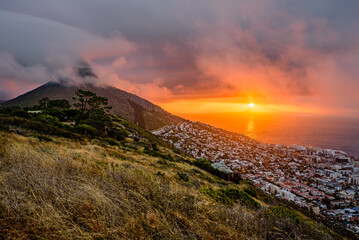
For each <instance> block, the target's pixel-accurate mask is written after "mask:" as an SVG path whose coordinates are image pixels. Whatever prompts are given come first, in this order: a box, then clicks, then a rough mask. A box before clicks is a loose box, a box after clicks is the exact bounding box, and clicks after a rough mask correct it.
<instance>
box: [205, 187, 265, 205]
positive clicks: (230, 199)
mask: <svg viewBox="0 0 359 240" xmlns="http://www.w3.org/2000/svg"><path fill="white" fill-rule="evenodd" d="M201 192H202V193H203V194H206V195H207V196H210V197H211V198H213V199H214V200H216V201H217V202H220V203H222V204H225V205H230V206H233V205H234V204H235V203H241V204H243V205H245V206H247V207H250V208H253V209H258V208H260V204H259V203H258V202H257V201H255V200H254V199H253V198H252V197H251V196H250V195H248V194H247V193H245V192H244V191H242V190H240V189H238V188H220V189H218V190H214V189H213V188H206V189H202V190H201Z"/></svg>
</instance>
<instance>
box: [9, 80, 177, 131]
mask: <svg viewBox="0 0 359 240" xmlns="http://www.w3.org/2000/svg"><path fill="white" fill-rule="evenodd" d="M78 89H84V90H89V91H92V92H94V93H96V94H97V95H99V96H104V97H107V98H108V102H109V105H110V106H112V110H111V113H112V114H116V115H119V116H121V117H123V118H125V119H128V120H130V121H132V122H134V123H136V124H138V125H140V126H142V127H144V128H146V129H148V130H153V129H157V128H161V127H163V126H165V125H168V124H173V123H177V122H179V121H181V120H182V119H181V118H180V117H177V116H174V115H172V114H170V113H168V112H166V111H165V110H163V109H162V108H161V107H159V106H157V105H155V104H153V103H151V102H149V101H147V100H145V99H143V98H140V97H138V96H136V95H134V94H131V93H128V92H125V91H123V90H120V89H118V88H115V87H112V86H97V85H94V84H90V83H86V84H81V85H71V84H68V83H67V82H61V83H60V82H48V83H46V84H44V85H42V86H40V87H38V88H36V89H34V90H32V91H29V92H27V93H25V94H23V95H20V96H18V97H16V98H14V99H12V100H9V101H7V102H5V103H3V104H2V106H4V107H8V106H19V107H32V106H34V105H36V104H38V101H39V100H40V99H41V98H44V97H48V98H50V99H66V100H68V101H69V102H70V103H72V102H73V99H72V97H74V96H75V91H76V90H78Z"/></svg>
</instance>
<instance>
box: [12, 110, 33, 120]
mask: <svg viewBox="0 0 359 240" xmlns="http://www.w3.org/2000/svg"><path fill="white" fill-rule="evenodd" d="M11 116H14V117H21V118H26V119H29V118H30V114H29V113H28V112H27V111H25V110H23V109H18V110H15V111H13V112H12V113H11Z"/></svg>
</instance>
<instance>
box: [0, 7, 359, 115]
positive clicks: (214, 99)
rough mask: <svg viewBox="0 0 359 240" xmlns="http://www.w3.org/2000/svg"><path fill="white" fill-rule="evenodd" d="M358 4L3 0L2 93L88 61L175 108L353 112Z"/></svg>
mask: <svg viewBox="0 0 359 240" xmlns="http://www.w3.org/2000/svg"><path fill="white" fill-rule="evenodd" d="M80 3H81V4H80ZM69 9H71V11H68V10H69ZM98 9H101V11H98ZM358 10H359V3H358V1H357V0H346V1H341V2H338V1H332V0H318V1H309V0H303V1H281V0H259V1H253V0H243V1H237V0H228V1H206V0H198V1H191V0H181V1H173V2H172V1H171V3H170V2H163V1H160V0H153V1H143V2H137V1H133V0H123V1H108V2H106V4H101V3H96V2H95V1H91V3H89V2H88V1H86V0H78V1H76V3H75V2H73V1H70V0H63V1H55V0H38V1H37V3H30V2H27V1H19V2H13V1H3V2H0V30H1V32H2V36H1V38H0V100H3V99H10V98H13V97H16V96H17V95H19V94H22V93H24V92H27V91H29V90H32V89H33V88H35V87H37V86H40V85H41V84H44V83H46V82H48V81H57V80H59V79H60V80H61V79H71V80H72V81H74V82H82V81H84V79H81V78H79V76H77V75H76V73H75V72H76V71H74V67H76V66H78V65H81V64H87V65H88V66H89V67H90V68H92V70H93V72H94V73H95V74H96V75H97V76H98V77H99V78H98V79H90V81H92V82H95V83H98V84H108V85H113V86H116V87H118V88H120V89H123V90H125V91H128V92H131V93H134V94H137V95H139V96H141V97H143V98H145V99H148V100H150V101H152V102H154V103H156V104H158V105H160V106H162V107H163V108H164V109H166V110H168V111H170V112H172V113H174V114H181V113H205V112H207V113H213V112H246V111H248V109H247V106H248V103H250V102H253V103H255V107H254V108H252V109H251V110H250V111H252V112H302V113H311V114H358V111H359V94H358V89H359V78H358V77H359V68H358V62H359V44H358V43H359V15H358ZM87 80H89V79H85V81H87Z"/></svg>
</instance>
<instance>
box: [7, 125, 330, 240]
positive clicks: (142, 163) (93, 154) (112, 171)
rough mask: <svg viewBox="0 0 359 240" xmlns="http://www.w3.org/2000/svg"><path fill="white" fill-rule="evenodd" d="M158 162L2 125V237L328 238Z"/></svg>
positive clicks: (181, 166) (183, 167) (184, 168)
mask: <svg viewBox="0 0 359 240" xmlns="http://www.w3.org/2000/svg"><path fill="white" fill-rule="evenodd" d="M168 151H170V150H168ZM158 161H159V159H158V158H155V157H151V156H148V155H145V154H143V153H140V152H135V151H125V150H124V149H121V148H119V147H107V148H104V147H101V146H98V145H94V144H91V143H88V144H81V143H76V142H73V141H69V140H66V139H60V138H56V139H54V141H52V142H40V141H39V140H37V139H36V138H31V137H23V136H19V135H15V134H9V133H1V132H0V238H8V239H311V238H317V239H331V238H332V237H331V235H330V234H327V233H325V232H324V231H320V230H313V229H314V228H313V229H311V230H306V229H301V227H300V226H299V227H298V226H296V225H295V224H293V223H291V222H289V221H287V220H283V221H281V220H280V219H279V220H278V223H277V224H275V223H272V222H268V220H267V219H266V218H265V217H264V215H263V212H264V211H265V208H263V209H260V210H257V211H255V210H250V209H247V208H246V207H244V206H240V205H235V206H234V207H229V206H225V205H222V204H219V203H216V202H215V201H214V200H212V199H210V198H209V197H207V196H205V195H203V194H201V193H200V191H199V190H198V189H199V188H202V187H208V186H211V187H214V188H216V187H218V185H220V182H221V180H218V179H215V178H213V176H210V175H208V174H207V173H205V172H203V171H202V170H200V169H196V171H197V173H196V174H195V173H193V168H195V167H193V166H191V165H189V164H186V163H182V162H170V163H168V164H167V163H166V164H163V163H159V162H158ZM178 171H181V172H185V173H186V174H188V175H189V176H190V181H189V182H185V181H183V180H181V179H180V178H178V176H177V172H178ZM159 172H160V174H158V173H159ZM198 172H199V173H200V174H198ZM202 175H203V176H205V177H203V176H202ZM201 176H202V177H201ZM206 179H207V180H208V179H209V180H211V179H213V181H214V182H215V181H217V183H211V182H208V181H207V180H206ZM213 181H212V182H213ZM288 229H289V230H288ZM288 231H289V232H288Z"/></svg>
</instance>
